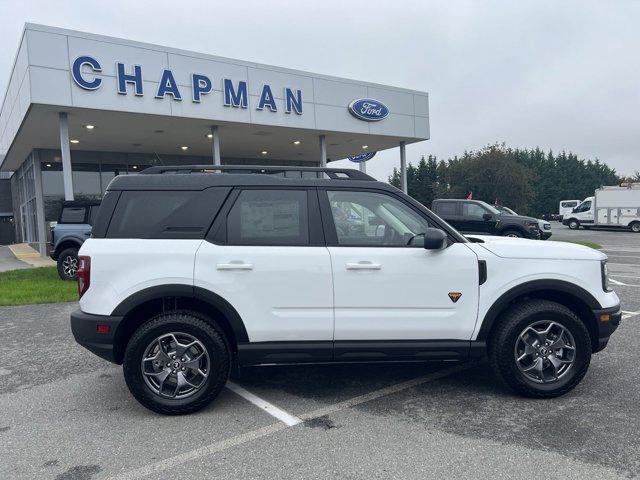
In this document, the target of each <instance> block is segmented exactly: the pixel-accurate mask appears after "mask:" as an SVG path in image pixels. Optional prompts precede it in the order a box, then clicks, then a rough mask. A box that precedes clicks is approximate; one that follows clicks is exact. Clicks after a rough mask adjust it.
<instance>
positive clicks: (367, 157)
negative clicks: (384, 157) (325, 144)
mask: <svg viewBox="0 0 640 480" xmlns="http://www.w3.org/2000/svg"><path fill="white" fill-rule="evenodd" d="M375 154H376V152H367V153H361V154H360V155H354V156H353V157H348V158H349V160H351V161H352V162H355V163H360V162H366V161H367V160H371V159H372V158H373V157H374V156H375Z"/></svg>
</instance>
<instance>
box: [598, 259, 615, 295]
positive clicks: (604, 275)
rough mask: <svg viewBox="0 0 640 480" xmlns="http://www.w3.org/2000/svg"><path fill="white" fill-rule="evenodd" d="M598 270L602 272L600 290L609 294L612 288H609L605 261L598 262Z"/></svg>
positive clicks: (607, 269)
mask: <svg viewBox="0 0 640 480" xmlns="http://www.w3.org/2000/svg"><path fill="white" fill-rule="evenodd" d="M600 266H601V267H600V270H601V272H602V289H603V290H604V291H605V292H611V291H612V288H611V287H610V286H609V268H608V267H607V261H606V260H602V262H600Z"/></svg>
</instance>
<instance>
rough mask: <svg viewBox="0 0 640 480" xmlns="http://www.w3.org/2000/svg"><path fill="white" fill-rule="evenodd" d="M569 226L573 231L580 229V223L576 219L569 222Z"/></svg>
mask: <svg viewBox="0 0 640 480" xmlns="http://www.w3.org/2000/svg"><path fill="white" fill-rule="evenodd" d="M568 225H569V228H570V229H571V230H578V229H579V228H580V222H579V221H578V220H576V219H575V218H572V219H571V220H569V223H568Z"/></svg>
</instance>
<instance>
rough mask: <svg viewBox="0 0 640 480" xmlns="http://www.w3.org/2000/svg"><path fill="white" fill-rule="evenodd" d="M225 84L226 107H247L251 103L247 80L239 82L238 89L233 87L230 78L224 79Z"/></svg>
mask: <svg viewBox="0 0 640 480" xmlns="http://www.w3.org/2000/svg"><path fill="white" fill-rule="evenodd" d="M222 83H223V85H224V104H225V106H226V107H242V108H247V105H248V104H249V101H248V98H249V97H248V94H247V82H244V81H242V80H241V81H239V82H238V91H237V92H236V90H235V89H234V88H233V82H232V81H231V80H229V79H228V78H225V79H224V80H223V81H222Z"/></svg>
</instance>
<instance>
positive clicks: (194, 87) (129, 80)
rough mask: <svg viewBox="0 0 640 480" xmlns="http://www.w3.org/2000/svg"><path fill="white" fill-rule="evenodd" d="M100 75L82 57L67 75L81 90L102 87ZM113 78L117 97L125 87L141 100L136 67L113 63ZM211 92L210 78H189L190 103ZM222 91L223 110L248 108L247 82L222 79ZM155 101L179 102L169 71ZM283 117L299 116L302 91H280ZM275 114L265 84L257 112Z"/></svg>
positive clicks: (94, 64)
mask: <svg viewBox="0 0 640 480" xmlns="http://www.w3.org/2000/svg"><path fill="white" fill-rule="evenodd" d="M100 72H102V67H101V65H100V62H98V60H96V59H95V58H94V57H90V56H88V55H83V56H80V57H78V58H76V59H75V60H74V62H73V65H72V68H71V75H72V77H73V80H74V82H76V84H77V85H78V86H79V87H80V88H83V89H85V90H97V89H99V88H100V86H101V85H102V79H101V78H100V77H98V76H96V75H95V74H97V73H100ZM116 77H117V82H118V93H119V94H120V95H127V94H128V87H129V86H131V89H132V91H133V93H134V95H136V96H139V97H141V96H143V95H144V93H145V92H144V89H143V83H142V67H141V66H140V65H132V66H131V67H130V68H128V67H127V66H125V64H124V63H120V62H118V63H116ZM212 90H213V82H212V80H211V78H209V77H207V76H206V75H202V74H199V73H193V74H191V101H192V102H194V103H200V102H201V101H202V99H203V97H204V96H205V95H208V94H209V93H211V91H212ZM222 91H223V93H224V104H225V106H227V107H236V108H248V107H249V93H248V89H247V82H245V81H242V80H241V81H238V82H234V81H232V80H230V79H228V78H223V79H222ZM154 93H155V97H156V98H160V99H164V98H165V97H166V96H167V95H169V96H171V98H172V99H173V100H176V101H182V92H180V89H179V88H178V83H177V82H176V79H175V77H174V76H173V72H172V71H171V70H168V69H165V70H162V73H161V74H160V82H159V84H158V89H157V90H156V91H155V92H154ZM284 100H285V102H284V113H292V112H294V113H296V114H297V115H302V91H301V90H293V89H291V88H285V89H284ZM265 108H266V109H268V110H271V111H272V112H277V111H278V107H277V105H276V101H275V99H274V96H273V92H272V91H271V87H270V86H269V85H267V84H265V85H263V86H262V90H261V92H260V99H259V100H258V105H257V106H256V109H257V110H264V109H265Z"/></svg>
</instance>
